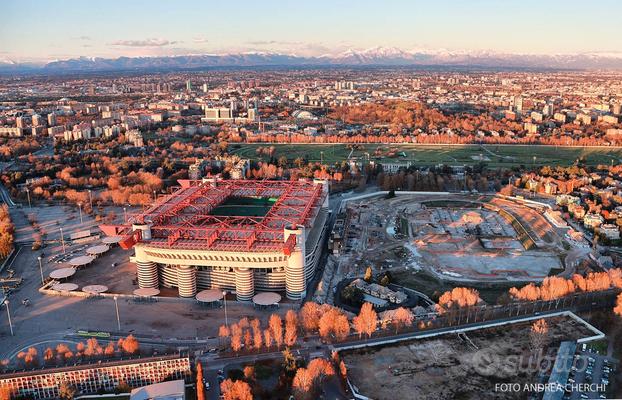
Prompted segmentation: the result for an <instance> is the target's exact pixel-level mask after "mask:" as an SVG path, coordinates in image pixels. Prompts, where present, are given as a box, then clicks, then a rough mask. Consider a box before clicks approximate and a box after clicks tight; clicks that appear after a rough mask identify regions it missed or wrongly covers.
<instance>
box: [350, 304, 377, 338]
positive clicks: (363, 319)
mask: <svg viewBox="0 0 622 400" xmlns="http://www.w3.org/2000/svg"><path fill="white" fill-rule="evenodd" d="M352 322H353V323H354V329H355V330H356V332H357V333H358V334H359V338H360V337H361V335H362V334H363V333H365V334H367V337H368V338H369V337H371V335H372V334H373V333H374V332H375V331H376V327H377V326H378V314H376V311H374V308H373V306H372V305H371V303H365V304H363V306H362V307H361V311H360V312H359V315H357V316H356V317H354V319H353V320H352Z"/></svg>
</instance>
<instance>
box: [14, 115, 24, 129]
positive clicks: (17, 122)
mask: <svg viewBox="0 0 622 400" xmlns="http://www.w3.org/2000/svg"><path fill="white" fill-rule="evenodd" d="M15 125H16V126H17V127H18V128H24V127H25V126H26V121H24V117H17V118H15Z"/></svg>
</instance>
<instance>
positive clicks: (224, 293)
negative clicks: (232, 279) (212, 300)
mask: <svg viewBox="0 0 622 400" xmlns="http://www.w3.org/2000/svg"><path fill="white" fill-rule="evenodd" d="M222 300H223V302H224V304H225V326H226V327H227V328H229V320H228V319H227V291H226V290H223V291H222Z"/></svg>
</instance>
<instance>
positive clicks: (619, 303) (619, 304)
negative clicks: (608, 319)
mask: <svg viewBox="0 0 622 400" xmlns="http://www.w3.org/2000/svg"><path fill="white" fill-rule="evenodd" d="M613 312H614V313H615V314H616V315H619V316H622V293H620V294H619V295H618V297H617V298H616V306H615V308H614V309H613Z"/></svg>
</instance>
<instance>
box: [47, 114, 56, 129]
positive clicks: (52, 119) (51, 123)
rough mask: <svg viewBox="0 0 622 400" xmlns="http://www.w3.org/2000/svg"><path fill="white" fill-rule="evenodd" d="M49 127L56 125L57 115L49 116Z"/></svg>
mask: <svg viewBox="0 0 622 400" xmlns="http://www.w3.org/2000/svg"><path fill="white" fill-rule="evenodd" d="M48 125H49V126H54V125H56V114H54V113H53V112H51V113H49V114H48Z"/></svg>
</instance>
